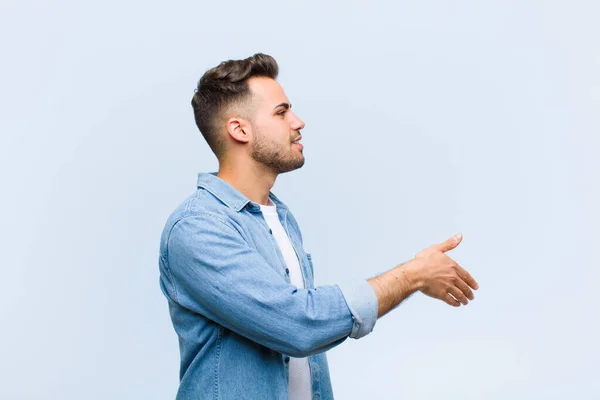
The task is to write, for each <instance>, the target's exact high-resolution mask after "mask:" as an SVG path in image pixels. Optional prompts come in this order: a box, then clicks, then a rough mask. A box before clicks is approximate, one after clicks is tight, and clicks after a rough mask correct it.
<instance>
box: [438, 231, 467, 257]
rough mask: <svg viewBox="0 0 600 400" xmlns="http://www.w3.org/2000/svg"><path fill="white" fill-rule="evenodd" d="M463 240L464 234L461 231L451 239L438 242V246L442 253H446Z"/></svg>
mask: <svg viewBox="0 0 600 400" xmlns="http://www.w3.org/2000/svg"><path fill="white" fill-rule="evenodd" d="M461 240H462V235H461V234H460V233H458V234H456V235H454V236H452V237H451V238H450V239H448V240H446V241H445V242H443V243H440V244H438V245H437V248H438V250H440V251H441V252H442V253H445V252H447V251H450V250H452V249H455V248H456V246H458V244H459V243H460V242H461Z"/></svg>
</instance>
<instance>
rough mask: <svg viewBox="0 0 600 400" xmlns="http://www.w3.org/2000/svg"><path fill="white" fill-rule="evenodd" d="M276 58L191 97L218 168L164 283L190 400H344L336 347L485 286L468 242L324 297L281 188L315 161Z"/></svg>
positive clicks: (185, 214) (218, 76)
mask: <svg viewBox="0 0 600 400" xmlns="http://www.w3.org/2000/svg"><path fill="white" fill-rule="evenodd" d="M277 74H278V66H277V63H276V62H275V60H274V59H273V58H272V57H270V56H268V55H265V54H260V53H259V54H255V55H254V56H252V57H249V58H247V59H244V60H230V61H226V62H223V63H221V64H220V65H218V66H217V67H215V68H212V69H210V70H209V71H207V72H206V73H205V74H204V76H202V78H201V79H200V81H199V83H198V88H197V91H196V93H195V95H194V97H193V99H192V105H193V109H194V114H195V118H196V124H197V125H198V128H199V129H200V131H201V133H202V134H203V136H204V138H205V139H206V141H207V143H208V145H209V146H210V148H211V150H212V151H213V152H214V153H215V155H216V156H217V158H218V160H219V171H218V172H217V173H215V172H212V173H200V174H199V175H198V183H197V190H196V191H195V192H194V193H193V194H192V195H191V196H190V197H188V198H187V199H186V200H185V201H184V202H183V203H182V204H181V205H179V207H177V209H176V210H175V211H174V212H173V213H172V215H171V216H170V217H169V219H168V221H167V223H166V226H165V228H164V231H163V233H162V237H161V242H160V257H159V266H160V285H161V289H162V291H163V293H164V294H165V296H166V297H167V300H168V303H169V308H170V314H171V319H172V322H173V326H174V328H175V331H176V332H177V334H178V336H179V349H180V353H181V366H180V386H179V391H178V393H177V398H178V399H222V400H229V399H288V398H289V399H302V400H308V399H332V398H333V392H332V388H331V382H330V378H329V370H328V366H327V358H326V356H325V351H326V350H328V349H330V348H332V347H334V346H337V345H339V344H340V343H342V342H343V341H345V340H346V338H348V337H351V338H354V339H358V338H361V337H363V336H365V335H367V334H368V333H370V332H371V331H372V329H373V327H374V325H375V322H376V320H377V318H380V317H381V316H383V315H384V314H386V313H387V312H388V311H390V310H391V309H393V308H394V307H396V306H397V305H398V304H399V303H400V302H401V301H402V300H404V299H406V298H407V297H408V296H410V295H411V294H412V293H414V292H415V291H421V292H423V293H425V294H427V295H429V296H431V297H434V298H437V299H440V300H443V301H445V302H446V303H448V304H449V305H451V306H455V307H458V306H459V305H460V304H461V303H462V304H465V305H466V304H467V303H468V300H469V299H470V300H473V298H474V297H473V292H472V290H471V288H472V289H477V283H476V282H475V280H474V279H473V278H472V277H471V276H470V275H469V274H468V273H467V272H466V271H465V270H464V269H462V268H461V267H460V266H458V265H457V264H456V263H455V262H454V261H452V259H450V258H449V257H448V256H446V255H445V254H444V253H445V252H446V251H448V250H451V249H453V248H455V247H456V246H457V245H458V243H459V242H460V240H461V237H460V235H457V236H456V237H453V238H451V239H449V240H448V241H446V242H444V243H441V244H438V245H434V246H431V247H429V248H427V249H425V250H423V251H421V252H420V253H418V254H417V256H416V257H415V259H413V260H411V261H409V262H407V263H404V264H401V265H398V266H397V267H395V268H393V269H391V270H390V271H388V272H386V273H384V274H382V275H380V276H377V277H375V278H372V279H369V280H361V281H359V282H356V283H355V284H353V285H346V286H342V285H329V286H318V287H315V286H314V284H313V264H312V260H311V256H310V254H307V253H305V251H304V247H303V244H302V235H301V233H300V228H299V227H298V223H297V222H296V220H295V219H294V217H293V215H292V213H291V212H290V210H289V209H288V208H287V207H286V205H285V204H284V203H283V202H282V201H281V200H280V199H278V198H277V197H276V196H275V195H274V194H273V193H272V192H271V191H270V189H271V188H272V187H273V185H274V183H275V179H276V178H277V176H278V175H279V174H282V173H285V172H289V171H293V170H295V169H298V168H300V167H302V165H303V164H304V155H303V152H302V149H303V146H302V144H301V143H300V139H301V138H302V135H301V133H300V132H301V130H302V129H303V128H304V122H303V121H302V120H300V119H299V118H298V116H297V115H296V114H294V112H293V111H292V105H291V103H290V101H289V100H288V98H287V97H286V95H285V93H284V91H283V89H282V88H281V86H280V85H279V84H278V83H277V81H276V78H277Z"/></svg>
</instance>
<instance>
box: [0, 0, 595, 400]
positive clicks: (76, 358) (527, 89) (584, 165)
mask: <svg viewBox="0 0 600 400" xmlns="http://www.w3.org/2000/svg"><path fill="white" fill-rule="evenodd" d="M599 11H600V8H599V6H598V5H597V3H595V2H592V1H588V2H583V1H570V2H559V1H543V2H542V1H527V2H516V1H514V2H507V1H486V2H482V1H462V2H456V1H436V2H433V1H419V2H402V3H400V2H391V1H390V2H372V3H370V4H369V5H367V4H366V2H337V3H334V2H331V3H322V2H316V1H313V2H294V3H288V2H283V1H279V2H275V1H272V2H258V3H257V2H241V1H238V2H228V3H219V2H210V3H209V2H197V1H196V2H192V1H187V2H171V3H169V4H167V3H166V2H162V3H158V2H154V3H153V2H147V1H129V2H120V1H105V2H95V3H91V2H76V1H50V0H48V1H17V0H8V1H7V0H3V1H2V2H1V3H0V52H1V60H2V62H1V65H0V72H1V73H0V88H1V89H0V132H1V134H2V145H1V146H0V151H1V152H2V153H1V155H2V157H1V162H2V165H1V168H0V171H1V172H0V173H1V174H2V175H1V179H2V180H1V182H2V188H3V190H2V196H1V200H0V202H1V203H0V206H1V207H0V212H1V213H2V214H1V217H2V221H3V224H2V229H1V230H0V232H1V233H0V234H1V237H0V239H1V242H2V253H3V259H2V270H1V271H2V275H1V281H0V282H1V283H2V290H0V304H1V305H0V312H1V321H2V329H1V333H0V398H3V399H168V398H173V397H174V394H175V391H176V389H177V384H178V368H179V354H178V347H177V338H176V335H175V333H174V331H173V329H172V326H171V322H170V320H169V315H168V310H167V303H166V300H165V299H164V297H163V295H162V293H161V292H160V289H159V286H158V266H157V257H158V256H157V254H158V243H159V236H160V232H161V230H162V227H163V224H164V222H165V220H166V218H167V216H168V215H169V213H170V212H171V211H172V210H173V208H174V207H175V206H176V205H177V204H178V203H179V202H180V201H181V200H182V199H183V198H184V197H185V196H187V195H188V194H190V193H191V192H192V191H193V190H194V188H195V183H196V174H197V172H200V171H204V172H207V171H215V170H216V169H217V162H216V159H215V158H214V156H213V155H212V153H211V152H210V150H209V148H208V146H207V145H206V143H205V142H204V141H203V139H202V137H201V135H200V133H199V132H198V131H197V129H196V127H195V125H194V120H193V115H192V109H191V106H190V100H191V96H192V95H193V90H194V88H195V84H196V81H197V80H198V79H199V78H200V76H201V75H202V74H203V73H204V71H205V70H206V69H208V68H210V67H212V66H214V65H216V64H217V63H219V62H220V61H222V60H226V59H230V58H243V57H247V56H249V55H252V54H254V53H256V52H265V53H268V54H271V55H273V56H274V57H275V58H276V59H277V61H278V62H279V64H280V69H281V74H280V82H281V83H282V85H283V86H284V88H285V90H286V93H287V95H288V97H289V98H290V100H291V101H292V103H293V104H294V110H295V111H296V112H297V114H298V115H299V116H300V117H301V118H303V119H304V121H305V122H306V129H305V130H304V131H303V136H304V139H303V142H304V143H305V150H304V153H305V156H306V164H305V166H304V167H303V168H302V169H300V170H298V171H294V172H292V173H289V174H285V175H281V176H280V177H279V179H278V180H277V182H276V185H275V187H274V189H273V191H274V192H275V193H276V194H277V195H278V196H279V197H280V198H281V199H282V200H283V201H284V202H286V203H288V205H289V206H290V207H291V209H292V211H293V212H294V214H295V216H296V218H297V220H298V221H299V223H300V226H301V228H302V232H303V235H304V238H305V248H306V250H307V251H308V252H312V254H313V260H314V265H315V269H316V283H317V284H330V283H340V282H347V281H352V280H355V279H361V278H369V277H371V276H374V275H376V274H378V273H381V272H383V271H385V270H388V269H390V268H392V267H393V266H395V265H396V264H399V263H401V262H404V261H406V260H408V259H410V258H412V257H413V256H414V254H415V253H416V252H418V251H419V250H421V249H423V248H425V247H427V246H429V245H431V244H434V243H436V242H440V241H442V240H445V239H446V238H448V237H449V236H450V235H452V234H454V233H456V232H462V233H463V235H464V240H463V243H462V244H461V245H460V246H459V248H458V249H456V250H455V251H453V252H451V253H449V254H450V255H451V257H453V258H454V259H455V260H457V262H459V263H460V264H461V265H463V266H464V267H465V268H467V269H468V270H469V271H470V272H471V273H472V275H473V276H474V277H475V278H476V279H477V280H478V282H479V283H480V286H481V289H480V290H479V291H478V292H476V299H475V301H474V302H472V303H471V304H469V305H468V306H467V307H461V308H459V309H454V308H451V307H449V306H447V305H446V304H444V303H442V302H439V301H436V300H433V299H430V298H427V297H425V296H423V295H422V294H420V293H419V294H415V295H414V296H413V297H411V298H410V299H409V300H408V301H406V302H405V303H403V305H401V306H400V307H399V308H398V309H396V310H395V311H393V312H392V313H391V314H389V315H387V316H385V317H384V318H383V319H381V320H379V321H378V323H377V325H376V326H375V330H374V331H373V333H372V334H370V335H369V336H367V337H365V338H364V339H361V340H358V341H355V340H352V339H349V340H347V341H346V342H345V343H344V344H342V345H341V346H340V347H337V348H335V349H334V350H332V351H330V352H329V360H330V369H331V374H332V380H333V385H334V392H335V394H336V398H339V399H362V398H369V399H440V398H446V399H571V398H578V399H596V398H600V381H599V380H598V372H599V370H600V345H599V340H598V338H599V337H600V310H599V308H600V307H599V306H600V293H599V287H600V273H599V272H598V271H599V267H600V257H599V255H598V243H599V241H600V228H599V227H600V220H599V219H600V218H599V212H598V204H600V193H599V183H600V162H599V156H600V140H599V139H598V134H599V133H600V130H599V128H600V118H599V115H600V114H599V112H598V111H599V110H600V74H599V71H600V46H599V44H598V38H600V25H599V24H598V15H599Z"/></svg>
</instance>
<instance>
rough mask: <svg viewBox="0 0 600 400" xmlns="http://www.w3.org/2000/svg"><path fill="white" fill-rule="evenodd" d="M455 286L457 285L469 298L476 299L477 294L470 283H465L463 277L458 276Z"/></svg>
mask: <svg viewBox="0 0 600 400" xmlns="http://www.w3.org/2000/svg"><path fill="white" fill-rule="evenodd" d="M454 286H456V287H457V288H458V289H459V290H460V291H461V292H462V293H463V294H464V295H465V296H466V297H467V299H469V300H474V299H475V295H474V294H473V291H472V290H471V288H470V287H469V285H467V284H466V283H465V281H463V280H462V279H461V278H457V279H456V282H454ZM454 297H456V296H454Z"/></svg>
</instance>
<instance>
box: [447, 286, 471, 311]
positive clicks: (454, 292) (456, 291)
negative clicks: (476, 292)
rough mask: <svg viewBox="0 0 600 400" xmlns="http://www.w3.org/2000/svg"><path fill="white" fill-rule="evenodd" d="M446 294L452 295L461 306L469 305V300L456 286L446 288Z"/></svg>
mask: <svg viewBox="0 0 600 400" xmlns="http://www.w3.org/2000/svg"><path fill="white" fill-rule="evenodd" d="M448 293H449V294H451V295H452V297H454V298H455V299H456V300H458V301H459V302H460V303H461V304H464V305H465V306H466V305H467V304H469V300H467V298H466V296H465V294H464V293H463V292H461V291H460V289H459V288H457V287H456V286H451V287H449V288H448Z"/></svg>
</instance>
